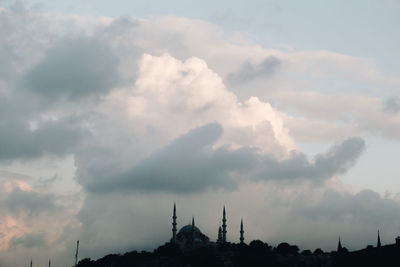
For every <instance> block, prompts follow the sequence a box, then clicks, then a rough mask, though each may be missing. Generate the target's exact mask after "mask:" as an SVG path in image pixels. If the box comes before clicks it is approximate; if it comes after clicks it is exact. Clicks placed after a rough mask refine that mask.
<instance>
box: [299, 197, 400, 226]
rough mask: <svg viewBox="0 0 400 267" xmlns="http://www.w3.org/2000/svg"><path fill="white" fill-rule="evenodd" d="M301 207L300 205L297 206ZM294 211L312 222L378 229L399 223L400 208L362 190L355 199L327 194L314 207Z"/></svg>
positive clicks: (312, 205)
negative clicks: (323, 220)
mask: <svg viewBox="0 0 400 267" xmlns="http://www.w3.org/2000/svg"><path fill="white" fill-rule="evenodd" d="M299 203H301V204H299ZM298 204H299V205H295V206H294V207H293V208H294V210H295V211H296V213H297V214H302V215H303V216H307V217H309V218H312V219H314V220H318V219H321V218H326V219H328V220H340V219H342V220H345V219H346V220H348V219H349V218H351V220H352V221H354V222H356V223H360V224H369V225H372V226H375V227H378V226H379V225H380V224H382V223H387V222H395V221H400V204H399V203H398V202H396V201H394V200H392V199H386V198H382V197H381V196H380V195H379V194H378V193H376V192H374V191H372V190H363V191H361V192H359V193H357V194H355V195H352V194H350V193H345V192H337V191H333V190H328V191H326V192H325V194H324V195H323V197H322V199H321V200H320V201H319V202H318V203H316V204H307V203H305V202H298Z"/></svg>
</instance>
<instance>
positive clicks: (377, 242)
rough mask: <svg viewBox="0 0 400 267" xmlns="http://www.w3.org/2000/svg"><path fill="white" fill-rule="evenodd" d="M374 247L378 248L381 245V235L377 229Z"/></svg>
mask: <svg viewBox="0 0 400 267" xmlns="http://www.w3.org/2000/svg"><path fill="white" fill-rule="evenodd" d="M376 247H378V248H380V247H381V237H380V236H379V230H378V240H377V241H376Z"/></svg>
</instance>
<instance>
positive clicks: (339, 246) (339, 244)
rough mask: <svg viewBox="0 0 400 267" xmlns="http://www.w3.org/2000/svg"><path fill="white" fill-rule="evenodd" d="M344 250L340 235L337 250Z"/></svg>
mask: <svg viewBox="0 0 400 267" xmlns="http://www.w3.org/2000/svg"><path fill="white" fill-rule="evenodd" d="M342 250H343V247H342V243H341V242H340V236H339V242H338V245H337V252H341V251H342Z"/></svg>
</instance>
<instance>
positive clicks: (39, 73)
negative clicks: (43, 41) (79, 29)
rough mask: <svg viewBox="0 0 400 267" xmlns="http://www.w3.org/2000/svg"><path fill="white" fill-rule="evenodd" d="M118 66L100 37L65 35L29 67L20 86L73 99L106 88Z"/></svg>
mask: <svg viewBox="0 0 400 267" xmlns="http://www.w3.org/2000/svg"><path fill="white" fill-rule="evenodd" d="M117 70H118V60H117V58H116V56H115V55H114V54H113V53H112V51H111V48H110V47H109V46H108V45H107V43H106V42H104V41H103V40H102V39H101V38H99V39H97V38H88V37H80V38H65V39H62V40H61V41H59V42H58V43H56V44H55V45H54V46H53V47H52V48H51V49H49V50H48V51H47V52H46V55H45V57H44V59H43V60H42V61H41V62H40V63H38V64H37V65H35V66H33V67H32V69H31V70H30V71H29V72H28V73H27V74H26V76H25V80H24V84H23V86H24V87H27V88H29V89H30V90H31V91H32V92H34V93H35V94H39V95H40V96H41V97H45V98H50V99H57V98H67V99H68V100H75V99H79V98H81V97H86V96H89V95H93V94H96V95H98V94H103V93H106V92H108V91H109V90H110V89H112V87H113V86H114V85H115V84H116V82H117V81H118V71H117Z"/></svg>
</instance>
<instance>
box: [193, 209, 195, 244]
mask: <svg viewBox="0 0 400 267" xmlns="http://www.w3.org/2000/svg"><path fill="white" fill-rule="evenodd" d="M194 227H195V225H194V216H193V217H192V245H193V246H194Z"/></svg>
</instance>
